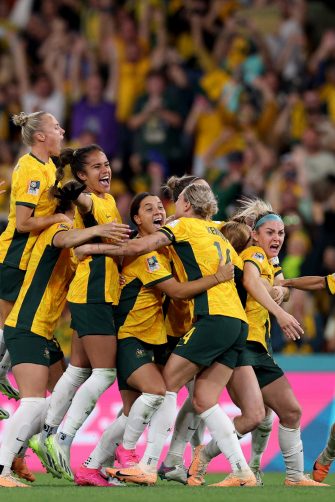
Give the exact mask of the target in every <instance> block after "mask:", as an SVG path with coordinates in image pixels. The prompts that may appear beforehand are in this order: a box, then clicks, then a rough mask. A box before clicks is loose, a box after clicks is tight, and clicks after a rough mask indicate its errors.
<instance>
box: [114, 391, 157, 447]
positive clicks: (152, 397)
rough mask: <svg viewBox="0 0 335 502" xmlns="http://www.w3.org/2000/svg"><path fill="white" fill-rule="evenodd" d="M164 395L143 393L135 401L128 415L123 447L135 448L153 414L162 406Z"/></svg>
mask: <svg viewBox="0 0 335 502" xmlns="http://www.w3.org/2000/svg"><path fill="white" fill-rule="evenodd" d="M163 401H164V396H159V395H157V394H147V393H143V394H142V395H141V396H139V397H138V398H137V399H136V401H135V402H134V404H133V406H132V407H131V409H130V413H129V416H128V421H127V427H126V430H125V432H124V436H123V441H122V444H123V447H124V448H125V449H126V450H134V449H135V448H136V443H137V441H138V440H139V438H140V437H141V434H142V433H143V431H144V429H145V428H146V426H147V425H148V423H149V422H150V419H151V417H152V415H153V414H154V413H155V411H156V410H157V409H158V408H159V407H160V406H161V404H162V403H163Z"/></svg>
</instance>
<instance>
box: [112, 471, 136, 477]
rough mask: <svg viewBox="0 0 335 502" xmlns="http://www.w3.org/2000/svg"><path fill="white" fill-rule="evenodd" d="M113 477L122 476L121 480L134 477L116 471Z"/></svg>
mask: <svg viewBox="0 0 335 502" xmlns="http://www.w3.org/2000/svg"><path fill="white" fill-rule="evenodd" d="M115 476H122V477H123V478H129V477H131V476H134V474H126V473H123V472H121V471H116V473H115Z"/></svg>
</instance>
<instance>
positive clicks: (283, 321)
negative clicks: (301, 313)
mask: <svg viewBox="0 0 335 502" xmlns="http://www.w3.org/2000/svg"><path fill="white" fill-rule="evenodd" d="M276 317H277V321H278V324H279V326H280V327H281V329H282V331H283V333H284V335H285V336H287V338H289V339H290V340H294V341H295V340H300V337H301V335H303V334H304V330H303V329H302V327H301V326H300V323H299V322H298V321H297V320H296V318H295V317H293V315H291V314H288V313H287V312H285V310H282V312H281V313H280V314H279V315H277V316H276Z"/></svg>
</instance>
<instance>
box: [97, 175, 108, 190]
mask: <svg viewBox="0 0 335 502" xmlns="http://www.w3.org/2000/svg"><path fill="white" fill-rule="evenodd" d="M99 183H100V185H102V186H103V187H105V188H109V185H110V177H109V176H104V177H103V178H100V179H99Z"/></svg>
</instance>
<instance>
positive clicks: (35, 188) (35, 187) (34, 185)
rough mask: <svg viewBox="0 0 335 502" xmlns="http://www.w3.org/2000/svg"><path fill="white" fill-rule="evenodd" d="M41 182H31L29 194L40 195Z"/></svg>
mask: <svg viewBox="0 0 335 502" xmlns="http://www.w3.org/2000/svg"><path fill="white" fill-rule="evenodd" d="M40 185H41V182H40V181H29V186H28V192H27V193H29V194H30V195H38V192H39V191H40Z"/></svg>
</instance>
